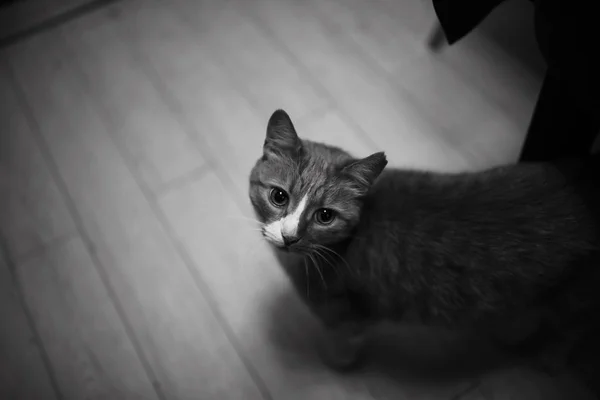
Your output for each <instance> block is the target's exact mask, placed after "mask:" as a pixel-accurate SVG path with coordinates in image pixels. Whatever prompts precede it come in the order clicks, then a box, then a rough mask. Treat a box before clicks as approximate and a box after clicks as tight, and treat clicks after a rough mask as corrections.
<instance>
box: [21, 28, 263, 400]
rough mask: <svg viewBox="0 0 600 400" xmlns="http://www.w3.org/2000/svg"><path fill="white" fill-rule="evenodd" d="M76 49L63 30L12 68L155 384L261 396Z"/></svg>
mask: <svg viewBox="0 0 600 400" xmlns="http://www.w3.org/2000/svg"><path fill="white" fill-rule="evenodd" d="M70 57H72V55H71V56H70V55H69V53H68V52H67V51H66V49H65V48H64V43H63V42H62V41H61V37H60V36H59V35H58V34H57V33H56V32H48V33H46V34H45V35H41V36H38V37H36V38H35V39H34V40H30V41H28V42H26V43H22V44H21V45H20V46H17V47H13V48H11V51H10V60H11V66H12V71H13V73H14V74H15V75H16V77H17V80H18V82H19V84H20V85H21V86H22V88H23V91H24V93H25V96H26V99H27V101H28V102H29V105H30V107H31V109H32V113H33V115H34V117H35V118H36V120H37V121H38V125H39V126H40V131H41V132H40V133H41V136H42V137H43V139H44V142H45V143H46V145H47V146H48V148H49V152H50V153H51V155H52V158H53V160H54V162H55V163H56V165H57V168H58V172H59V173H60V175H61V177H62V179H63V180H64V182H65V186H66V188H67V191H68V193H69V196H70V197H71V198H72V201H73V203H74V206H75V208H76V210H77V214H78V215H79V218H80V219H81V224H82V226H83V229H84V231H85V233H86V235H87V236H88V237H89V241H90V242H91V245H92V246H93V248H94V251H95V254H96V257H97V259H98V261H99V265H100V266H101V268H102V270H103V271H105V275H106V282H107V283H108V285H109V288H110V290H111V291H114V293H115V298H116V301H117V302H118V304H119V305H120V307H121V308H122V310H123V315H124V317H125V318H126V321H127V322H128V324H129V325H130V326H131V331H132V332H133V333H134V337H135V338H136V341H137V342H139V347H140V349H141V354H142V355H143V357H144V359H145V360H146V362H147V365H149V366H150V367H151V371H150V372H151V374H152V375H154V379H156V384H155V387H156V388H157V389H158V390H159V391H160V392H161V393H162V395H163V396H164V397H165V398H168V399H198V398H230V399H262V398H263V395H262V393H261V392H260V391H259V389H258V387H257V384H256V383H255V381H254V380H253V379H252V377H251V376H250V374H249V372H248V370H247V369H246V365H245V364H244V362H243V360H242V359H241V358H240V356H239V353H237V352H236V350H235V348H234V347H233V346H232V342H230V340H229V336H228V335H227V332H226V330H225V327H224V326H223V325H222V324H221V322H222V321H221V320H220V319H219V318H218V316H217V315H215V314H214V310H213V309H212V308H211V307H210V305H209V304H208V303H207V299H206V297H205V296H204V295H203V293H202V292H201V291H200V290H199V288H198V286H197V283H196V281H195V280H194V279H193V276H191V275H190V271H189V270H188V269H187V267H186V265H185V263H184V261H183V260H182V259H181V257H180V254H179V253H178V252H177V251H176V249H175V248H174V247H173V245H172V242H171V241H170V239H169V237H168V235H167V233H166V232H165V231H164V229H163V226H162V225H161V224H160V222H159V221H158V220H157V218H156V215H155V213H154V210H153V207H152V205H151V203H149V201H148V200H149V199H148V195H147V193H146V192H145V191H142V190H141V189H140V187H139V181H136V180H135V178H134V176H133V175H132V172H131V171H130V169H129V168H128V164H127V160H125V159H123V158H122V155H121V153H119V150H118V148H117V147H116V146H115V144H114V142H113V141H111V140H110V136H109V134H108V132H107V131H106V127H105V125H104V124H105V123H106V121H105V122H104V123H103V121H102V120H101V119H100V117H99V115H98V110H97V108H96V107H97V105H96V104H95V102H93V101H92V98H90V96H89V95H88V94H87V93H86V92H85V91H84V90H83V89H82V82H80V81H79V78H78V76H77V71H75V70H74V68H73V65H72V61H73V60H72V58H70ZM74 110H75V111H76V112H74ZM130 165H132V163H131V164H130Z"/></svg>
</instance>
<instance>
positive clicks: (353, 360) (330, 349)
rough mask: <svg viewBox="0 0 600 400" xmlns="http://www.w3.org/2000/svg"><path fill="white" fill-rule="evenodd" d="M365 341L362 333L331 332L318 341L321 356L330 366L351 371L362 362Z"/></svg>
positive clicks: (343, 370)
mask: <svg viewBox="0 0 600 400" xmlns="http://www.w3.org/2000/svg"><path fill="white" fill-rule="evenodd" d="M364 342H365V338H364V336H362V335H352V336H349V335H344V334H340V333H335V334H329V335H327V336H326V337H324V338H323V339H322V340H321V341H319V343H318V351H319V356H320V357H321V360H322V361H323V363H325V365H327V366H328V367H329V368H332V369H334V370H337V371H340V372H346V371H350V370H353V369H356V368H358V367H359V366H360V365H361V364H362V361H363V356H364V351H363V349H364Z"/></svg>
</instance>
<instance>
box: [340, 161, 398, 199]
mask: <svg viewBox="0 0 600 400" xmlns="http://www.w3.org/2000/svg"><path fill="white" fill-rule="evenodd" d="M387 163H388V162H387V158H386V156H385V153H384V152H382V151H381V152H378V153H374V154H371V155H370V156H368V157H365V158H363V159H360V160H357V161H354V162H352V163H350V164H348V165H347V166H345V167H344V168H343V169H342V174H344V175H345V176H346V177H348V178H349V179H350V181H351V182H352V188H353V189H354V190H356V192H357V194H358V195H359V196H363V195H365V194H367V192H368V191H369V189H370V188H371V185H373V182H375V179H377V177H378V176H379V175H380V174H381V172H382V171H383V169H384V168H385V166H386V165H387Z"/></svg>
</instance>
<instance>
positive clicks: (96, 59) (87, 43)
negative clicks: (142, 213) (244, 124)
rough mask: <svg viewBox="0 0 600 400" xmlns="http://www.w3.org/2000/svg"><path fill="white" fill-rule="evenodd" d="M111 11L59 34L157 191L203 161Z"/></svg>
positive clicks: (121, 139) (119, 136)
mask: <svg viewBox="0 0 600 400" xmlns="http://www.w3.org/2000/svg"><path fill="white" fill-rule="evenodd" d="M110 10H111V9H109V10H108V11H101V12H98V13H93V14H91V15H89V16H86V17H84V18H81V19H78V20H76V21H74V22H73V23H71V24H68V25H66V26H65V27H64V28H63V29H62V34H63V37H64V38H65V40H66V41H67V43H68V45H69V48H70V51H71V52H72V53H73V54H74V59H75V62H76V63H77V64H78V65H79V66H80V68H81V70H82V71H83V76H84V77H85V78H84V80H85V82H86V83H87V87H89V88H90V92H91V93H92V95H93V96H94V97H95V98H96V99H97V100H98V102H99V103H100V104H101V105H102V107H103V108H104V109H105V110H106V113H107V118H108V119H110V120H111V122H112V124H111V128H112V129H111V131H112V133H113V134H114V137H115V138H117V140H118V143H119V145H120V146H121V147H122V148H124V149H126V151H127V152H128V154H129V155H130V156H131V158H132V161H133V163H134V164H135V166H136V169H137V170H138V171H139V173H140V174H141V175H142V177H143V180H144V182H145V183H146V184H147V185H148V186H149V187H150V188H151V189H152V190H158V189H160V188H161V187H163V186H165V185H168V184H169V182H171V181H173V180H174V179H177V178H179V177H181V176H184V175H187V174H189V173H191V172H192V171H195V170H197V169H200V168H202V167H203V166H204V164H205V162H204V159H203V157H202V155H201V154H200V151H199V150H198V149H197V148H196V147H195V144H194V143H193V142H192V140H191V139H190V138H189V137H188V136H187V135H186V132H185V131H184V130H182V128H181V126H180V125H179V122H178V120H177V116H176V115H173V114H172V113H171V112H170V111H169V109H168V107H167V106H166V105H165V104H164V102H163V101H162V99H161V97H160V93H159V92H158V91H157V90H156V89H155V87H154V86H153V85H152V82H151V81H150V78H149V77H148V76H147V75H145V74H144V72H143V68H142V67H141V66H140V65H139V63H138V60H136V58H135V57H134V56H133V55H132V54H131V52H130V51H129V47H128V46H127V43H125V42H123V41H122V40H121V38H120V36H119V34H118V22H116V21H115V18H111V14H110Z"/></svg>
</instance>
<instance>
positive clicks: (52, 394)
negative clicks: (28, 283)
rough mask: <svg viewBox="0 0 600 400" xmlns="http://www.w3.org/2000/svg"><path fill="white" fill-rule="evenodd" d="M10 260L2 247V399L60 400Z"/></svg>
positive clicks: (0, 384)
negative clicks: (16, 282)
mask: <svg viewBox="0 0 600 400" xmlns="http://www.w3.org/2000/svg"><path fill="white" fill-rule="evenodd" d="M7 256H8V254H5V253H4V247H0V360H2V363H1V364H0V398H2V399H11V400H31V399H47V400H59V399H61V396H60V392H58V391H57V387H56V385H55V383H54V381H53V377H52V375H51V374H50V372H49V370H48V368H47V365H46V363H45V361H44V358H45V357H44V354H45V353H44V349H43V348H41V347H40V346H39V340H38V337H37V335H36V332H35V330H34V329H33V327H32V325H31V320H30V319H29V318H28V316H27V312H26V309H25V307H24V303H23V301H22V298H21V295H20V291H19V289H18V287H17V285H16V284H15V279H14V276H13V273H12V272H11V270H10V267H9V264H8V257H7Z"/></svg>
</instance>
